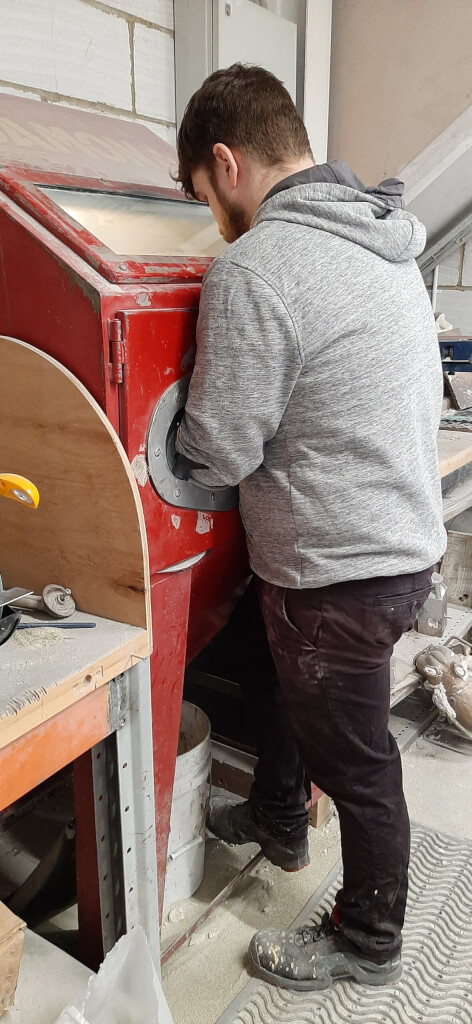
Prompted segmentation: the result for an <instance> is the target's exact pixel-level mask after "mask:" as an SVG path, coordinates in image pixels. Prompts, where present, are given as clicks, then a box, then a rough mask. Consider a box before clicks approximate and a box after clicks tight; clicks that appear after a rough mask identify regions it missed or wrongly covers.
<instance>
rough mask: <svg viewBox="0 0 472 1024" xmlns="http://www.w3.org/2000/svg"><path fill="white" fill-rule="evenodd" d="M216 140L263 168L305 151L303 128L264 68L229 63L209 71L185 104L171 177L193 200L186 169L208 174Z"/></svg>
mask: <svg viewBox="0 0 472 1024" xmlns="http://www.w3.org/2000/svg"><path fill="white" fill-rule="evenodd" d="M217 142H222V143H224V145H226V146H230V147H234V148H236V149H239V150H241V152H243V153H248V154H251V155H252V156H254V157H256V159H258V160H260V161H261V163H264V164H267V166H273V165H276V166H277V165H278V164H281V165H283V164H285V163H290V162H292V161H294V160H297V159H299V158H300V157H304V156H307V155H311V150H310V143H309V140H308V135H307V131H306V128H305V125H304V124H303V121H302V119H301V117H300V115H299V114H298V113H297V110H296V108H295V105H294V103H293V102H292V99H291V97H290V95H289V93H288V92H287V90H286V88H285V86H284V85H282V82H280V81H279V79H278V78H276V77H275V75H272V74H271V73H270V71H266V70H265V69H264V68H259V67H252V66H249V65H245V64H232V66H231V67H230V68H224V69H223V70H222V71H215V72H214V73H213V74H212V75H210V76H209V78H207V79H206V81H205V82H204V83H203V85H202V86H201V87H200V89H199V90H198V92H196V93H194V95H193V96H192V98H191V100H190V101H189V103H188V106H187V109H186V111H185V114H184V117H183V120H182V124H181V125H180V130H179V135H178V140H177V153H178V157H179V170H178V174H177V175H176V179H175V180H176V181H180V182H181V183H182V188H183V190H184V192H185V193H186V195H187V196H189V197H192V198H195V193H194V190H193V185H192V171H195V170H196V169H197V167H204V168H205V169H206V170H207V171H209V172H210V173H211V170H212V167H213V159H214V158H213V146H214V145H215V144H216V143H217Z"/></svg>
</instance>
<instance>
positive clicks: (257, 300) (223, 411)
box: [176, 258, 302, 487]
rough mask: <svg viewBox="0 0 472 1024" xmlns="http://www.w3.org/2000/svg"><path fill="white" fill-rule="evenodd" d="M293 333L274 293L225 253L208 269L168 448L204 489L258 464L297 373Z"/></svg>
mask: <svg viewBox="0 0 472 1024" xmlns="http://www.w3.org/2000/svg"><path fill="white" fill-rule="evenodd" d="M301 365H302V359H301V356H300V350H299V345H298V339H297V333H296V330H295V326H294V323H293V320H292V317H291V315H290V313H289V312H288V310H287V307H286V305H285V303H284V302H283V300H282V298H281V297H280V295H279V294H278V293H277V292H276V291H275V290H274V288H273V287H272V286H271V285H269V284H268V283H267V282H266V281H265V280H264V279H263V278H262V277H260V276H259V275H258V274H256V273H255V272H254V271H252V270H248V269H246V268H244V267H241V266H238V265H237V264H235V263H233V262H231V261H230V260H229V259H225V258H223V259H221V260H218V261H216V262H215V263H214V264H213V265H212V267H211V269H210V271H208V273H207V275H206V277H205V280H204V283H203V287H202V294H201V300H200V312H199V317H198V324H197V353H196V360H195V368H194V371H193V375H192V379H191V382H190V389H189V394H188V400H187V405H186V409H185V416H184V418H183V420H182V422H181V425H180V428H179V431H178V435H177V441H176V448H177V451H178V452H179V453H180V454H181V455H184V456H185V457H186V458H187V459H189V460H191V462H192V463H194V464H195V465H194V466H193V467H192V470H191V474H190V475H191V478H192V479H193V480H195V481H197V482H198V483H201V484H204V485H207V486H209V487H218V486H224V485H236V484H239V483H240V482H241V480H244V479H245V477H247V476H249V475H250V474H251V473H254V471H255V470H256V469H257V468H258V467H259V466H260V465H261V464H262V462H263V459H264V446H265V445H266V444H267V443H268V442H269V441H270V440H271V438H273V437H274V435H275V434H276V433H277V430H278V427H279V424H280V421H281V419H282V416H283V414H284V411H285V408H286V406H287V403H288V401H289V398H290V395H291V394H292V391H293V388H294V385H295V382H296V380H297V377H298V375H299V373H300V369H301Z"/></svg>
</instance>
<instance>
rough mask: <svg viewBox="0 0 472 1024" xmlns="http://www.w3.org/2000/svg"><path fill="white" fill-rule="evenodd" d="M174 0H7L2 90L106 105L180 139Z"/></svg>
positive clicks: (0, 31)
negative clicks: (177, 114)
mask: <svg viewBox="0 0 472 1024" xmlns="http://www.w3.org/2000/svg"><path fill="white" fill-rule="evenodd" d="M173 24H174V17H173V0H100V2H99V3H98V2H96V0H0V92H9V93H16V94H17V95H23V96H24V95H30V96H35V97H37V98H38V99H43V100H48V101H49V102H53V103H61V104H66V105H68V106H71V107H76V106H77V107H80V108H81V109H89V110H95V111H100V110H105V111H106V112H107V113H108V114H113V113H115V114H116V116H117V117H123V116H124V117H127V118H129V119H131V120H136V121H141V122H143V123H147V124H148V125H149V127H150V128H151V129H152V130H153V131H154V132H155V133H156V134H157V135H160V136H161V137H162V138H165V139H166V140H167V141H170V142H172V143H173V144H175V100H174V93H175V83H174V39H173Z"/></svg>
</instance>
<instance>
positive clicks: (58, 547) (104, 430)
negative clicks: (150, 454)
mask: <svg viewBox="0 0 472 1024" xmlns="http://www.w3.org/2000/svg"><path fill="white" fill-rule="evenodd" d="M0 380H1V382H2V389H1V396H0V471H1V472H5V473H7V472H15V473H20V474H22V475H23V476H26V477H29V479H31V480H32V481H33V482H34V483H35V484H36V486H37V487H38V488H39V493H40V503H39V508H38V509H37V510H35V511H33V510H31V509H28V508H22V507H20V506H19V505H18V504H17V502H14V501H9V500H0V573H1V575H2V577H3V585H4V587H12V586H20V587H31V588H32V589H33V590H34V591H35V593H41V591H42V589H43V587H44V586H45V585H46V584H47V583H60V584H62V585H63V586H65V587H70V589H71V590H72V593H73V595H74V597H75V600H76V602H77V607H78V608H79V609H80V610H81V611H85V612H90V613H91V614H92V615H100V616H103V617H104V618H108V619H115V620H117V621H118V622H128V623H129V624H130V625H132V626H141V627H142V628H144V629H146V628H149V629H150V622H151V619H150V614H149V601H150V597H149V594H150V589H149V567H148V553H147V541H146V532H145V526H144V517H143V511H142V506H141V499H140V497H139V493H138V489H137V484H136V481H135V479H134V476H133V474H132V472H131V469H130V466H129V462H128V459H127V456H126V453H125V451H124V449H123V447H122V445H121V443H120V441H119V438H118V436H117V435H116V433H115V431H114V430H113V428H112V427H111V425H110V423H109V421H108V419H107V418H106V416H105V415H104V413H103V411H102V410H101V409H100V407H99V406H98V405H97V403H96V402H95V401H94V399H93V398H92V397H91V396H90V395H89V393H88V392H87V391H86V389H85V388H84V387H83V385H82V384H81V383H80V381H78V380H77V379H76V378H75V377H74V376H73V375H72V374H71V373H69V371H68V370H66V369H64V367H63V366H61V365H60V364H59V363H57V362H56V361H55V360H54V359H51V357H50V356H48V355H45V354H44V353H42V352H39V351H37V350H36V349H34V348H32V346H30V345H27V344H25V343H24V342H21V341H18V340H16V339H14V338H4V337H0Z"/></svg>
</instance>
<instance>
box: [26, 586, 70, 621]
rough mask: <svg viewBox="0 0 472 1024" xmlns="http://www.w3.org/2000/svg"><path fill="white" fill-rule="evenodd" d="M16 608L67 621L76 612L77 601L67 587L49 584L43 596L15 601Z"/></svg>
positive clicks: (32, 595)
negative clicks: (42, 613)
mask: <svg viewBox="0 0 472 1024" xmlns="http://www.w3.org/2000/svg"><path fill="white" fill-rule="evenodd" d="M15 607H16V608H23V609H24V610H26V609H32V610H34V611H37V612H45V614H46V615H52V616H53V618H55V619H67V618H68V617H69V615H72V614H73V612H75V601H74V598H73V597H72V594H71V592H70V590H68V589H67V587H61V586H60V584H59V583H49V584H48V586H47V587H45V588H44V590H43V592H42V594H41V596H39V595H37V594H31V596H30V597H23V598H21V600H19V601H15Z"/></svg>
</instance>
